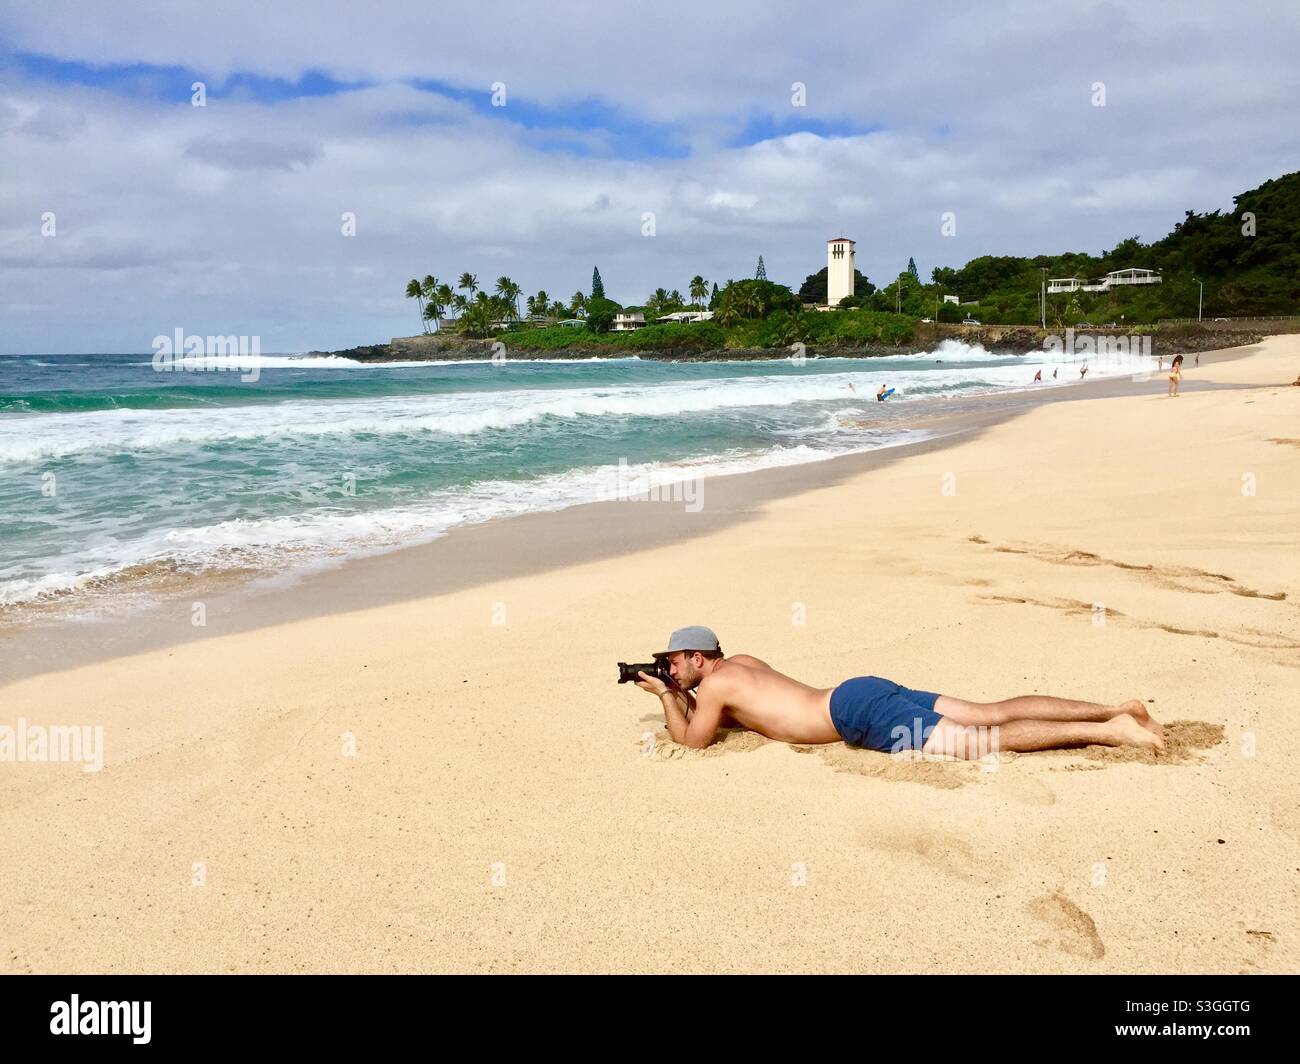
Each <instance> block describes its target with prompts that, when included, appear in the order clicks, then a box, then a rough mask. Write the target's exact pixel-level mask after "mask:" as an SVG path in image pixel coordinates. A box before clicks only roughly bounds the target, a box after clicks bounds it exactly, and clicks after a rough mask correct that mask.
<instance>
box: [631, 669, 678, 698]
mask: <svg viewBox="0 0 1300 1064" xmlns="http://www.w3.org/2000/svg"><path fill="white" fill-rule="evenodd" d="M637 675H638V676H640V677H641V679H639V680H637V682H636V685H637V686H638V687H639V688H641V690H642V691H649V692H650V693H651V694H652V695H662V694H663V693H664V692H665V691H668V690H670V688H669V686H668V685H667V684H666V683H664V682H663V680H661V679H659V677H658V676H651V675H650V674H649V673H648V672H638V673H637Z"/></svg>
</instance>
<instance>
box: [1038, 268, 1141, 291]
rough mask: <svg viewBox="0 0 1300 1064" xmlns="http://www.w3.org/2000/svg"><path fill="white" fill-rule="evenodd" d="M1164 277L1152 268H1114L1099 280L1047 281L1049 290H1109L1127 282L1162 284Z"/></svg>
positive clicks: (1071, 279) (1065, 279) (1077, 278)
mask: <svg viewBox="0 0 1300 1064" xmlns="http://www.w3.org/2000/svg"><path fill="white" fill-rule="evenodd" d="M1162 280H1163V278H1162V277H1161V276H1160V275H1159V274H1158V273H1155V272H1154V271H1152V270H1141V269H1137V268H1130V269H1127V270H1112V271H1111V272H1110V273H1108V274H1106V276H1105V277H1103V278H1102V279H1101V280H1099V281H1088V280H1085V279H1084V278H1082V277H1053V278H1052V279H1051V280H1050V281H1048V282H1047V291H1048V292H1049V293H1051V292H1109V291H1110V290H1111V289H1112V288H1114V287H1116V286H1117V285H1125V284H1160V282H1161V281H1162Z"/></svg>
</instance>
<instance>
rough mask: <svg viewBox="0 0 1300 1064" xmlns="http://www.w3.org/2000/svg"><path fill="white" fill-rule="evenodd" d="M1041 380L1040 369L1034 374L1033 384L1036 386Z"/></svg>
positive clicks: (1041, 372)
mask: <svg viewBox="0 0 1300 1064" xmlns="http://www.w3.org/2000/svg"><path fill="white" fill-rule="evenodd" d="M1042 379H1043V371H1042V370H1041V369H1040V370H1039V371H1038V372H1037V373H1035V374H1034V383H1035V384H1037V383H1038V382H1039V381H1041V380H1042Z"/></svg>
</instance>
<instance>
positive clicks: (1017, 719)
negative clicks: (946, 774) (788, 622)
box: [637, 625, 1165, 760]
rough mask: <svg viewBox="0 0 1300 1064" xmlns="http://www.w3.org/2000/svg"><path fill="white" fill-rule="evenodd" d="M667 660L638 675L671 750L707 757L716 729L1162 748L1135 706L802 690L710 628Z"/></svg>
mask: <svg viewBox="0 0 1300 1064" xmlns="http://www.w3.org/2000/svg"><path fill="white" fill-rule="evenodd" d="M655 658H656V659H665V660H666V661H667V664H668V669H669V674H670V676H671V677H672V683H671V684H670V683H666V682H665V681H663V680H661V679H660V678H659V677H658V676H652V675H650V674H649V673H645V672H642V673H640V674H639V675H640V677H641V679H640V680H639V681H638V682H637V686H638V687H640V688H641V689H642V690H643V691H649V692H650V693H651V694H653V695H655V697H657V698H658V699H659V701H660V704H661V705H662V706H663V710H664V723H665V725H666V726H667V728H668V734H669V735H670V736H671V737H672V740H673V742H676V743H680V744H682V745H683V746H689V747H692V748H694V749H703V748H704V747H706V746H708V745H709V744H710V743H711V742H713V740H714V738H715V736H716V733H717V731H718V729H719V728H731V727H739V728H748V729H750V730H751V731H756V732H759V733H760V734H762V735H766V736H767V737H768V738H769V739H775V740H777V741H778V742H784V743H798V744H801V745H803V744H820V743H838V742H845V743H848V744H849V745H851V746H862V747H867V748H869V749H872V750H881V751H884V752H887V753H896V752H900V751H903V750H911V751H920V752H922V753H926V754H945V755H948V756H950V757H957V758H964V759H967V760H976V759H978V758H981V757H984V756H985V755H986V754H989V753H996V752H997V751H1000V750H1014V751H1028V750H1050V749H1055V748H1057V747H1068V746H1088V745H1094V744H1095V745H1102V746H1138V747H1145V748H1147V749H1149V750H1153V751H1156V752H1157V753H1159V752H1162V751H1163V750H1164V745H1165V744H1164V729H1163V728H1162V727H1161V726H1160V724H1159V723H1157V722H1156V721H1155V720H1154V719H1153V718H1152V717H1151V715H1150V714H1149V713H1148V712H1147V710H1146V707H1145V706H1144V705H1143V704H1142V702H1141V701H1139V700H1138V699H1131V700H1130V701H1128V702H1123V703H1121V704H1119V705H1115V706H1107V705H1102V704H1100V703H1097V702H1078V701H1075V700H1073V699H1069V698H1053V697H1049V696H1047V695H1022V696H1020V697H1018V698H1008V699H1006V700H1004V701H1002V702H971V701H967V700H966V699H963V698H955V697H953V696H951V695H940V694H935V693H934V692H930V691H918V690H913V689H912V688H908V687H903V686H901V685H900V684H896V683H894V682H893V681H891V680H886V679H884V678H882V677H879V676H858V677H855V678H854V679H851V680H845V681H844V682H843V683H842V684H840V685H839V686H838V687H823V688H819V687H811V686H809V685H808V684H805V683H800V682H799V681H798V680H795V679H793V678H791V677H789V676H786V675H784V674H783V673H780V672H777V671H776V669H774V668H772V666H770V665H768V664H767V663H766V662H764V661H760V660H759V659H758V658H755V657H752V656H750V655H748V654H733V655H731V656H730V657H728V656H725V655H724V654H723V653H722V647H721V645H720V644H719V642H718V637H717V636H716V635H715V634H714V633H713V631H712V630H711V629H709V628H705V627H703V626H702V625H695V626H691V627H688V628H679V629H678V630H677V631H675V632H673V633H672V635H671V636H670V637H669V640H668V648H667V649H666V650H661V651H659V652H658V653H657V654H656V655H655Z"/></svg>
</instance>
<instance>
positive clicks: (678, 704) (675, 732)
mask: <svg viewBox="0 0 1300 1064" xmlns="http://www.w3.org/2000/svg"><path fill="white" fill-rule="evenodd" d="M637 686H638V687H640V688H642V689H644V690H646V691H653V692H654V693H655V694H657V695H658V696H659V704H660V705H662V706H663V709H664V724H665V726H666V727H667V728H668V734H669V736H671V737H672V740H673V742H675V743H681V745H682V746H689V747H691V748H692V749H693V750H702V749H704V747H706V746H708V745H709V743H711V742H712V741H713V735H714V733H715V732H716V731H717V730H718V722H719V721H720V720H721V719H722V708H723V704H722V699H721V698H720V697H719V696H717V695H716V694H715V693H714V692H713V691H712V689H711V688H710V689H709V690H707V691H706V690H705V689H703V688H702V689H701V691H700V695H699V697H698V698H691V696H690V694H689V693H687V692H685V691H680V690H677V689H676V688H672V687H669V686H668V685H667V684H665V683H664V682H663V681H662V680H660V679H659V678H658V677H657V676H647V675H646V674H645V673H644V672H643V673H641V682H640V683H638V684H637ZM688 714H689V715H688Z"/></svg>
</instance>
